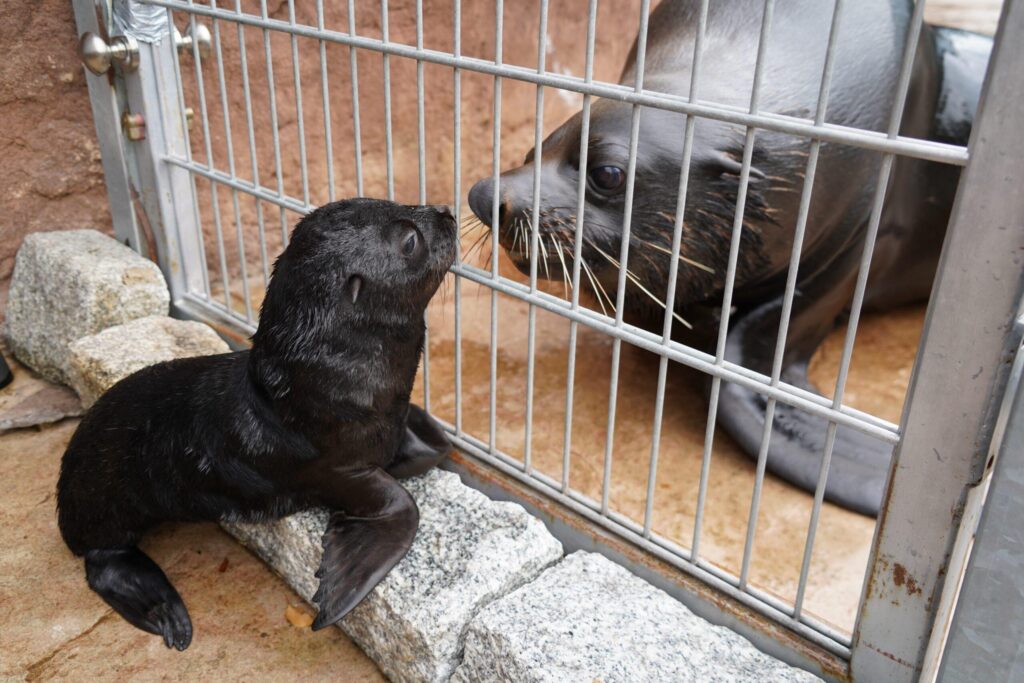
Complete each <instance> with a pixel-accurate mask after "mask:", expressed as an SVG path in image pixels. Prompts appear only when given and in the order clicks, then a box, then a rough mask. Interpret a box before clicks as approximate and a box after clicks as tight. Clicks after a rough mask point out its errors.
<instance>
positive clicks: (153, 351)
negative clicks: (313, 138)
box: [67, 315, 231, 408]
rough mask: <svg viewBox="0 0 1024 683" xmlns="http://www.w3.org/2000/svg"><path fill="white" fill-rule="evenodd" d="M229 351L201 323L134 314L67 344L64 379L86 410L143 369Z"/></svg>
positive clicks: (219, 339) (228, 348)
mask: <svg viewBox="0 0 1024 683" xmlns="http://www.w3.org/2000/svg"><path fill="white" fill-rule="evenodd" d="M230 350H231V349H230V347H228V345H227V343H226V342H225V341H224V340H223V339H221V338H220V337H219V336H217V333H216V332H214V331H213V329H211V328H210V327H209V326H207V325H204V324H203V323H198V322H194V321H190V320H175V319H174V318H169V317H167V316H163V315H154V316H149V317H146V318H138V319H137V320H132V321H131V322H127V323H124V324H123V325H115V326H114V327H108V328H107V329H105V330H103V331H102V332H99V333H97V334H92V335H89V336H88V337H82V338H81V339H78V340H77V341H74V342H71V344H70V345H69V346H68V362H67V375H68V382H69V383H70V384H71V387H72V388H73V389H74V390H75V391H76V392H78V396H79V398H81V399H82V405H83V406H84V407H86V408H88V407H89V406H91V405H92V404H93V403H95V402H96V399H97V398H99V397H100V394H102V393H103V392H104V391H106V390H107V389H109V388H110V387H112V386H114V385H115V384H116V383H117V382H119V381H121V380H122V379H124V378H125V377H127V376H128V375H130V374H132V373H133V372H135V371H137V370H141V369H142V368H144V367H147V366H150V365H153V364H155V363H161V362H163V361H167V360H174V359H175V358H189V357H191V356H206V355H210V354H214V353H227V352H228V351H230Z"/></svg>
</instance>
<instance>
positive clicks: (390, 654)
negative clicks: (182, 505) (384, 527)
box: [224, 470, 562, 682]
mask: <svg viewBox="0 0 1024 683" xmlns="http://www.w3.org/2000/svg"><path fill="white" fill-rule="evenodd" d="M403 483H404V484H405V486H406V488H407V489H408V490H409V492H410V493H411V494H412V496H413V498H415V500H416V504H417V505H418V506H419V510H420V527H419V531H418V532H417V534H416V540H415V541H414V542H413V546H412V549H410V551H409V553H408V555H406V556H405V558H403V559H402V561H401V562H399V563H398V565H396V566H395V568H394V569H393V570H392V571H391V572H390V573H389V574H388V576H387V577H386V578H385V579H384V581H382V582H381V583H380V584H379V585H378V586H377V588H375V589H374V590H373V592H372V593H370V595H369V596H368V597H367V598H366V600H364V601H363V602H362V604H360V605H359V606H358V607H357V608H356V609H355V610H353V611H352V613H351V614H350V615H349V616H348V617H346V618H345V619H344V621H343V622H342V624H341V627H342V629H343V630H344V631H345V632H346V633H347V634H348V635H349V636H350V637H351V638H352V639H353V640H354V641H355V642H356V643H357V644H358V645H359V646H360V647H361V648H363V650H364V651H366V653H367V654H368V655H369V656H370V658H371V659H373V660H374V661H375V662H376V663H377V665H378V666H379V667H380V668H381V670H382V671H383V672H384V674H385V675H386V676H387V677H388V678H389V679H391V680H392V681H396V682H397V681H447V680H448V679H449V677H450V675H451V673H452V671H453V669H454V668H455V666H456V665H457V664H458V660H459V655H460V653H461V650H462V638H463V635H464V632H465V629H466V626H467V625H468V623H469V621H470V619H471V618H472V616H473V614H474V613H476V612H477V611H478V610H480V609H481V608H482V607H483V606H484V605H486V604H487V603H489V602H490V601H492V600H494V599H496V598H498V597H500V596H502V595H504V594H506V593H508V592H509V591H511V590H514V589H515V588H517V587H519V586H521V585H523V584H524V583H526V582H528V581H530V580H531V579H533V578H534V577H535V576H537V575H538V574H540V572H541V571H543V570H544V568H545V567H547V566H548V565H550V564H551V563H552V562H555V561H557V560H558V558H559V557H561V555H562V546H561V544H560V543H559V542H558V541H557V540H555V538H554V537H553V536H551V535H550V534H549V533H548V532H547V529H545V527H544V525H543V524H542V523H541V522H540V521H539V520H537V519H535V518H533V517H531V516H530V515H529V514H527V513H526V511H525V510H523V509H522V508H521V507H520V506H518V505H515V504H513V503H500V502H495V501H492V500H490V499H488V498H487V497H486V496H484V495H483V494H482V493H480V492H479V491H476V490H474V489H471V488H468V487H466V486H464V485H463V484H462V482H461V481H460V480H459V477H458V476H457V475H455V474H452V473H450V472H443V471H440V470H433V471H431V472H429V473H427V474H426V475H424V476H422V477H419V478H416V479H411V480H408V481H406V482H403ZM326 523H327V515H326V513H325V512H323V511H316V512H305V513H300V514H297V515H293V516H291V517H289V518H286V519H283V520H280V521H278V522H273V523H269V524H237V523H226V524H225V525H224V526H225V528H226V529H227V530H228V531H229V532H230V533H232V534H234V535H235V536H236V537H238V538H239V539H240V540H241V541H242V542H243V543H245V544H246V545H247V546H249V547H250V548H251V549H252V550H253V551H254V552H255V553H256V554H257V555H259V556H260V557H262V558H263V559H264V560H266V562H267V563H268V564H270V566H271V567H273V568H274V569H275V570H276V571H277V572H278V573H279V574H281V575H282V576H283V577H284V578H285V580H286V581H287V582H288V584H289V585H291V586H292V587H293V588H294V589H295V590H296V591H297V592H298V593H299V594H300V595H302V596H303V597H304V598H305V599H306V600H309V599H310V598H311V597H312V595H313V593H314V591H315V590H316V586H317V580H316V579H315V578H314V577H313V573H314V572H315V571H316V568H317V567H318V566H319V562H320V556H321V554H322V550H321V546H320V538H321V536H322V534H323V530H324V527H325V526H326Z"/></svg>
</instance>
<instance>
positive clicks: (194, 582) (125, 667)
mask: <svg viewBox="0 0 1024 683" xmlns="http://www.w3.org/2000/svg"><path fill="white" fill-rule="evenodd" d="M15 373H16V374H15V377H16V379H15V383H14V384H13V385H11V386H9V387H7V388H5V389H4V390H3V392H2V394H3V395H2V396H0V398H3V397H4V396H6V395H7V394H9V393H10V392H11V391H12V390H13V391H16V392H18V393H19V394H21V395H30V394H32V393H33V391H34V390H39V389H41V390H43V391H45V390H46V387H52V386H53V385H50V384H49V383H48V382H46V381H45V380H41V379H39V378H38V377H37V376H35V375H34V373H32V372H31V371H29V370H27V369H26V368H24V367H21V366H17V365H16V366H15ZM3 410H4V407H0V412H2V411H3ZM77 425H78V420H77V419H69V420H64V421H63V422H59V423H57V424H55V425H52V426H49V427H43V428H41V429H40V428H34V427H29V428H25V429H17V430H13V431H8V432H6V433H0V501H3V505H2V506H0V548H3V551H2V552H0V605H3V608H4V612H5V615H6V619H5V623H4V629H3V635H2V637H0V680H4V681H8V680H10V681H15V680H17V681H20V680H25V681H51V680H74V681H82V680H90V679H91V680H97V681H109V680H133V681H157V680H163V681H167V680H200V681H201V680H211V681H252V680H260V679H262V680H266V679H268V678H272V679H273V680H303V681H328V680H344V681H353V682H359V683H370V682H373V683H378V682H381V681H384V680H385V679H384V677H383V676H382V675H381V674H380V672H379V671H378V670H377V667H376V665H375V664H374V663H373V662H372V661H370V660H369V659H368V658H367V657H366V655H364V654H363V653H362V652H361V651H360V650H359V648H357V647H356V646H355V645H354V644H353V643H352V641H350V640H349V639H348V638H347V637H346V636H345V634H344V633H342V632H341V631H340V630H339V629H334V628H331V629H326V630H324V631H320V632H317V633H313V632H312V631H311V630H310V629H309V628H300V627H297V626H293V625H292V624H291V623H290V622H289V621H288V619H287V618H286V616H285V610H286V609H287V608H288V607H289V606H291V607H293V608H294V609H297V610H299V611H300V612H302V613H305V614H312V609H311V608H310V607H308V606H306V605H305V603H304V602H303V600H302V599H301V598H300V597H299V596H298V595H296V594H295V593H294V592H293V591H292V590H291V589H290V588H288V586H286V585H285V583H284V582H283V581H282V580H281V579H280V578H278V577H277V576H276V575H275V574H274V573H273V572H271V571H270V570H269V569H267V567H266V566H265V565H264V564H263V563H262V562H261V561H260V560H259V559H257V558H256V557H255V556H253V555H251V554H250V553H249V551H247V550H246V549H245V548H243V547H242V546H241V545H239V544H238V542H237V541H235V540H234V539H233V538H231V537H230V536H228V535H227V534H226V533H225V532H224V531H222V530H221V529H220V527H218V526H217V525H215V524H180V525H167V526H164V527H161V528H160V529H159V530H157V531H156V532H155V533H153V534H150V535H149V536H147V538H146V539H145V540H144V542H143V547H144V549H145V550H146V552H147V553H149V555H150V556H151V557H152V558H153V559H154V560H156V562H157V563H158V564H160V566H161V567H163V569H164V570H165V571H166V572H167V575H168V576H169V577H170V579H171V581H172V582H173V583H174V585H175V587H176V588H177V589H178V591H179V592H180V593H181V595H182V597H183V598H184V600H185V603H186V604H187V605H188V608H189V613H190V615H191V617H192V624H193V627H194V629H195V633H194V637H193V640H192V645H191V646H190V647H189V648H188V650H186V651H185V652H184V653H180V652H177V651H175V650H168V649H167V648H166V647H164V644H163V641H162V640H160V638H158V637H157V636H152V635H149V634H147V633H143V632H142V631H139V630H138V629H136V628H135V627H133V626H130V625H129V624H128V623H127V622H125V621H124V620H123V619H121V618H120V617H119V616H118V615H117V614H116V613H114V612H113V611H112V610H111V609H110V608H109V607H107V605H106V604H105V603H104V602H103V601H102V600H100V599H99V597H97V596H96V595H95V594H94V593H93V592H92V591H91V590H89V587H88V586H87V585H86V582H85V571H84V568H83V566H82V561H81V559H79V558H76V557H74V556H73V555H72V554H71V552H70V551H69V550H68V549H67V547H66V546H65V545H64V543H63V542H62V541H61V538H60V533H59V532H58V530H57V515H56V509H55V507H54V505H55V501H54V487H55V486H56V482H57V473H58V471H59V468H60V457H61V455H62V454H63V452H64V448H65V446H66V445H67V442H68V439H70V438H71V434H72V433H73V432H74V430H75V427H76V426H77Z"/></svg>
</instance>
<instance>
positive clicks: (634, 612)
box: [452, 551, 818, 683]
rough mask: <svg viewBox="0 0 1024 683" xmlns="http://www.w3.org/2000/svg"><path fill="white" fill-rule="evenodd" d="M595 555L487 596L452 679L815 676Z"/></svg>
mask: <svg viewBox="0 0 1024 683" xmlns="http://www.w3.org/2000/svg"><path fill="white" fill-rule="evenodd" d="M816 680H818V679H817V678H816V677H815V676H813V675H811V674H809V673H807V672H806V671H802V670H800V669H795V668H792V667H790V666H788V665H786V664H784V663H782V662H780V661H778V660H775V659H773V658H772V657H769V656H768V655H766V654H764V653H762V652H760V651H759V650H757V649H756V648H755V647H754V646H753V645H752V644H751V643H750V642H749V641H747V640H746V639H744V638H743V637H742V636H740V635H738V634H736V633H734V632H733V631H730V630H729V629H727V628H725V627H722V626H715V625H712V624H710V623H709V622H707V621H705V620H704V619H701V618H700V617H698V616H696V615H694V614H693V613H692V612H691V611H690V610H688V609H687V608H686V607H685V606H683V605H682V603H680V602H678V601H676V600H675V599H674V598H672V597H671V596H669V595H668V594H667V593H664V592H662V591H661V590H658V589H657V588H655V587H653V586H651V585H650V584H648V583H647V582H645V581H643V580H642V579H640V578H638V577H636V576H634V575H633V574H631V573H630V572H628V571H627V570H626V569H624V568H622V567H620V566H619V565H617V564H615V563H613V562H611V561H609V560H607V559H606V558H605V557H603V556H602V555H598V554H595V553H586V552H582V551H581V552H577V553H573V554H572V555H570V556H569V557H567V558H565V560H563V561H562V562H560V563H558V564H557V565H555V566H554V567H552V568H550V569H548V570H547V571H545V572H544V573H543V574H541V575H540V576H539V577H538V578H537V579H536V580H534V581H533V582H531V583H530V584H528V585H526V586H523V587H522V588H520V589H518V590H517V591H515V592H514V593H511V594H509V595H506V596H505V597H503V598H501V599H500V600H496V601H494V602H492V603H491V604H490V605H488V606H487V607H485V608H484V609H482V610H481V611H480V613H479V614H478V615H477V616H476V618H475V619H474V620H473V622H472V623H471V624H470V627H469V631H468V632H467V634H466V641H465V654H464V656H463V661H462V664H461V665H460V666H459V668H458V669H457V670H456V672H455V675H454V676H453V677H452V681H458V682H459V683H469V682H470V681H472V682H473V683H477V682H479V681H524V682H525V681H558V682H559V683H562V682H565V681H586V682H587V683H589V682H590V681H603V682H604V683H612V682H613V681H623V682H627V683H640V682H642V681H666V682H668V681H671V682H673V683H685V682H688V681H694V682H700V683H713V682H715V681H721V682H723V683H724V682H726V681H729V682H730V683H731V682H735V681H758V682H760V681H816Z"/></svg>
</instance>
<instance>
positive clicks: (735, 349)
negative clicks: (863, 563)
mask: <svg viewBox="0 0 1024 683" xmlns="http://www.w3.org/2000/svg"><path fill="white" fill-rule="evenodd" d="M801 322H803V320H797V318H796V317H794V319H793V325H792V326H791V328H792V331H793V334H791V337H790V338H791V339H792V343H791V344H789V345H787V353H786V357H785V363H784V366H783V371H782V377H781V379H782V381H784V382H786V383H788V384H792V385H795V386H797V387H800V388H802V389H806V390H808V391H813V392H815V393H818V390H817V389H816V388H815V387H814V386H813V385H812V384H811V383H810V381H809V380H808V379H807V365H808V363H809V361H810V357H811V355H812V354H813V352H814V350H815V349H816V348H817V346H818V344H819V343H820V339H818V337H820V336H823V334H824V333H827V331H828V329H829V328H827V327H824V328H822V332H813V333H811V332H807V330H806V329H804V328H803V327H802V326H801V324H800V323H801ZM778 325H779V301H778V300H776V301H774V302H770V303H768V304H765V305H763V306H761V307H759V308H757V309H755V310H753V311H751V312H750V313H748V314H746V315H744V316H743V317H742V318H740V320H739V321H738V322H737V323H736V324H735V325H734V326H733V328H732V330H730V332H729V337H728V340H727V342H726V353H725V357H726V359H727V360H729V361H730V362H733V363H736V364H739V365H742V366H744V367H747V368H750V369H752V370H757V371H758V372H763V373H765V374H769V373H770V372H771V364H772V355H773V353H774V341H775V336H776V332H777V331H778ZM794 337H795V338H794ZM767 406H768V399H767V397H766V396H764V395H763V394H759V393H757V392H755V391H752V390H750V389H747V388H745V387H742V386H739V385H737V384H733V383H731V382H723V384H722V389H721V393H720V396H719V403H718V420H719V422H720V423H721V425H722V428H723V429H725V430H726V431H727V432H728V433H729V435H730V436H732V437H733V439H735V440H736V441H737V442H738V444H739V446H740V448H742V449H743V450H744V451H745V452H746V453H747V454H748V455H750V456H751V457H753V458H757V457H758V454H759V452H760V449H761V440H762V437H763V435H764V426H765V412H766V410H767ZM827 431H828V421H827V420H825V419H824V418H820V417H815V416H814V415H811V414H809V413H807V412H806V411H804V410H801V409H799V408H795V407H793V406H790V405H787V404H785V403H782V402H777V403H776V405H775V413H774V419H773V422H772V430H771V435H770V438H769V442H768V454H767V469H768V471H770V472H772V473H774V474H776V475H778V476H779V477H782V478H783V479H785V480H786V481H789V482H791V483H793V484H795V485H797V486H799V487H800V488H802V489H805V490H807V491H811V492H813V491H814V490H815V488H816V486H817V482H818V478H819V477H820V473H821V464H822V458H823V456H824V452H825V445H826V444H825V442H826V438H827ZM891 458H892V447H891V446H890V445H889V444H887V443H885V442H883V441H880V440H878V439H876V438H874V437H871V436H868V435H866V434H863V433H862V432H859V431H856V430H854V429H851V428H849V427H842V426H841V427H839V428H838V429H837V430H836V437H835V444H834V446H833V449H832V458H831V461H830V464H829V473H828V479H827V480H826V483H825V499H826V500H829V501H832V502H834V503H836V504H838V505H841V506H843V507H845V508H849V509H851V510H854V511H856V512H860V513H863V514H866V515H872V516H874V515H877V514H878V510H879V508H880V506H881V503H882V495H883V493H884V491H885V482H886V477H887V476H888V473H889V462H890V460H891Z"/></svg>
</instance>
